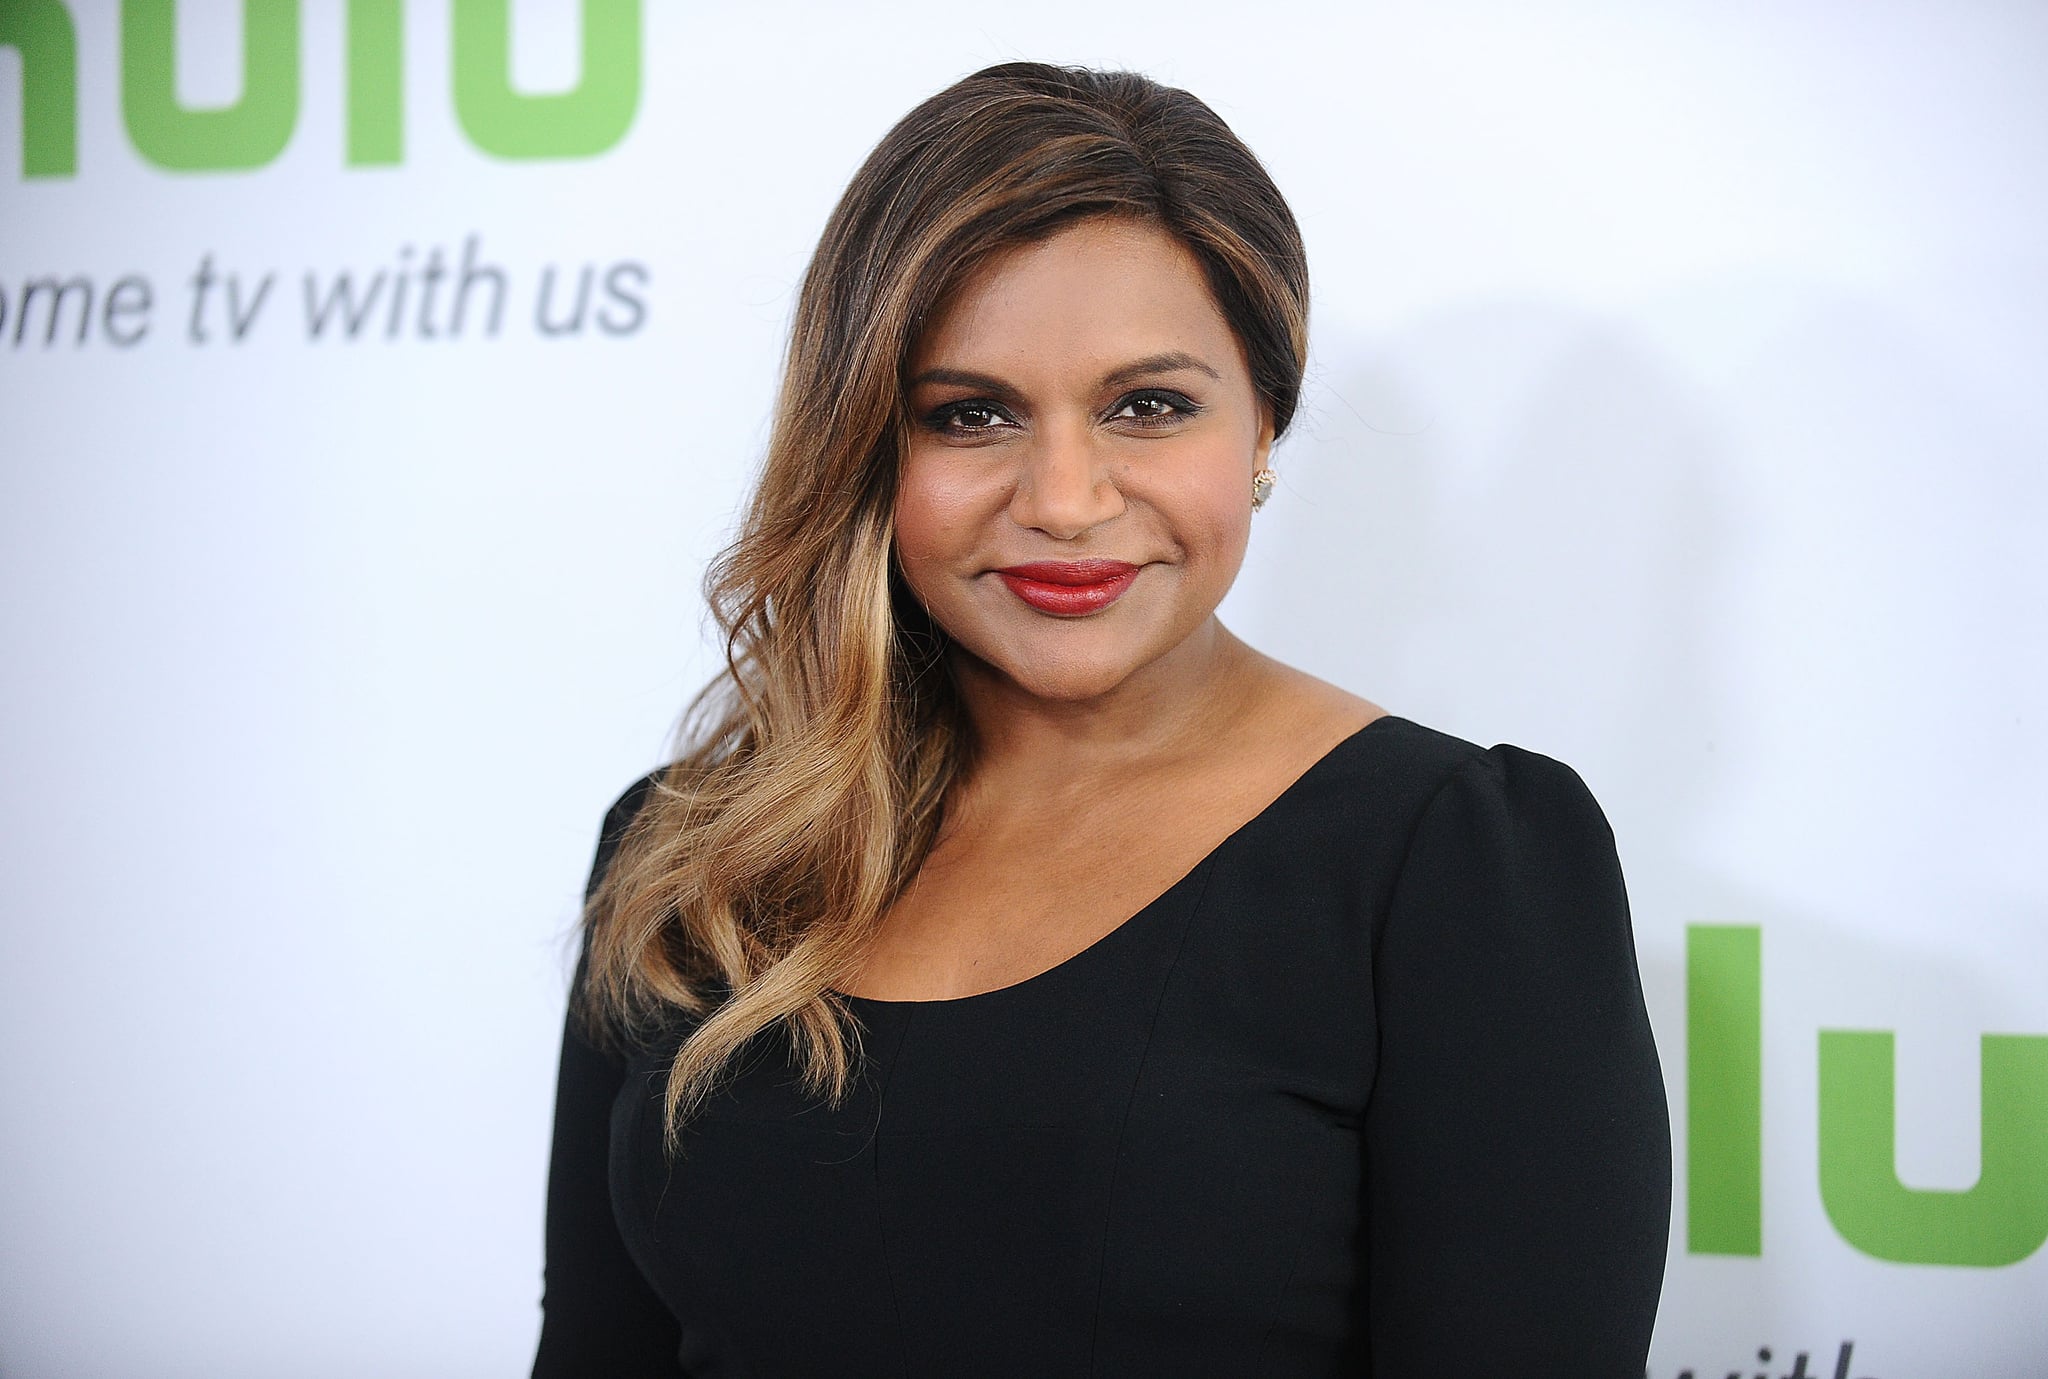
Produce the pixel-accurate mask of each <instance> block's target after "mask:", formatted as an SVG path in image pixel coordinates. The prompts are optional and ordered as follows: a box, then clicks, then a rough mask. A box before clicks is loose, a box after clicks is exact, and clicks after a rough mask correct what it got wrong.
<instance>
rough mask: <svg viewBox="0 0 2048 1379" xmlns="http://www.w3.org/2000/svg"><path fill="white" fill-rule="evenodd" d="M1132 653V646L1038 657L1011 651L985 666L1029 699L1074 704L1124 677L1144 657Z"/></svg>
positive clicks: (1102, 692) (1112, 686) (1099, 693)
mask: <svg viewBox="0 0 2048 1379" xmlns="http://www.w3.org/2000/svg"><path fill="white" fill-rule="evenodd" d="M1135 653H1136V648H1126V649H1125V650H1124V654H1122V655H1117V654H1113V653H1112V654H1101V653H1097V654H1093V655H1090V654H1087V653H1081V654H1075V653H1073V652H1071V651H1069V652H1066V653H1063V654H1062V653H1055V654H1047V655H1040V656H1017V655H1014V654H1013V655H1009V656H1005V657H1003V658H1001V659H1000V660H995V661H992V662H990V663H989V665H990V668H991V669H992V670H994V671H995V672H996V673H997V674H999V675H1001V676H1002V677H1003V678H1005V679H1007V680H1009V681H1011V682H1012V683H1014V684H1015V685H1016V686H1017V688H1019V689H1021V690H1023V691H1024V692H1025V693H1026V694H1029V695H1031V696H1032V697H1033V698H1036V699H1049V700H1056V701H1059V702H1062V703H1075V704H1078V703H1085V702H1087V701H1088V700H1091V699H1099V698H1101V697H1102V696H1103V695H1105V694H1108V693H1110V692H1111V691H1113V690H1115V689H1116V688H1117V687H1118V686H1119V685H1121V684H1123V682H1124V681H1126V680H1128V679H1129V678H1130V677H1131V675H1132V673H1133V672H1135V671H1136V670H1138V669H1139V667H1140V666H1141V665H1143V663H1144V658H1142V657H1140V656H1138V655H1137V654H1135Z"/></svg>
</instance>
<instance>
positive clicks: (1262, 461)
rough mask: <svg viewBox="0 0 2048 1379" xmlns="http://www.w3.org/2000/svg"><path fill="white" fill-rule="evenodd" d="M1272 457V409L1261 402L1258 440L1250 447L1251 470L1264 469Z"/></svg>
mask: <svg viewBox="0 0 2048 1379" xmlns="http://www.w3.org/2000/svg"><path fill="white" fill-rule="evenodd" d="M1272 457H1273V408H1272V407H1271V406H1270V405H1269V404H1267V403H1265V402H1263V401H1262V402H1260V403H1259V434H1258V440H1257V442H1256V443H1255V444H1254V445H1253V446H1252V468H1253V469H1254V470H1260V469H1264V468H1265V467H1266V464H1267V461H1269V460H1270V459H1272Z"/></svg>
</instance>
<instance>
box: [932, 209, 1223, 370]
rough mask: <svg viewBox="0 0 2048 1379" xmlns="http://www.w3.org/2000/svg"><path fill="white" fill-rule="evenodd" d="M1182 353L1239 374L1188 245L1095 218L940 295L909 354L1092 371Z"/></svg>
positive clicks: (941, 361) (939, 362)
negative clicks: (938, 306) (945, 296)
mask: <svg viewBox="0 0 2048 1379" xmlns="http://www.w3.org/2000/svg"><path fill="white" fill-rule="evenodd" d="M1176 350H1185V351H1188V352H1190V353H1193V354H1196V355H1198V356H1200V357H1201V358H1203V359H1204V360H1206V361H1207V362H1208V363H1210V364H1211V365H1212V366H1213V367H1215V368H1216V369H1217V370H1218V371H1219V372H1227V371H1229V370H1231V369H1242V368H1243V359H1242V354H1241V351H1240V349H1239V346H1238V342H1237V336H1236V333H1235V332H1234V331H1233V330H1232V329H1231V327H1230V322H1229V321H1228V320H1227V319H1226V318H1225V317H1224V315H1223V312H1222V309H1221V308H1220V307H1218V306H1217V304H1216V299H1215V297H1214V295H1213V294H1211V292H1210V291H1209V284H1208V280H1207V278H1206V277H1205V276H1204V275H1203V272H1202V266H1201V263H1200V261H1198V260H1197V259H1196V258H1195V256H1194V255H1193V254H1192V253H1191V252H1189V250H1188V249H1187V247H1186V246H1185V245H1183V244H1182V243H1181V242H1180V241H1179V240H1177V239H1175V238H1174V237H1173V236H1172V235H1170V234H1168V233H1167V232H1166V231H1164V230H1162V229H1160V228H1159V227H1158V226H1156V225H1153V224H1150V223H1148V222H1144V221H1132V220H1122V219H1114V220H1113V219H1108V218H1098V219H1093V220H1084V221H1081V222H1080V223H1078V224H1075V225H1071V226H1068V227H1067V228H1065V229H1063V230H1061V231H1059V232H1058V233H1057V234H1055V235H1053V236H1051V237H1050V238H1048V239H1044V240H1040V241H1037V242H1034V243H1031V244H1025V245H1020V246H1018V247H1017V248H1015V249H1011V250H1008V251H1006V252H1005V253H1003V254H1001V255H1000V256H998V257H997V258H996V259H994V260H993V261H991V262H990V263H988V264H986V265H984V266H983V267H982V268H980V269H979V270H978V271H977V272H975V273H974V274H973V275H972V276H970V277H969V278H968V279H967V280H966V281H965V282H964V283H962V284H961V286H960V287H959V288H958V289H957V290H956V291H955V292H954V293H953V295H952V296H951V297H949V298H948V299H947V301H946V303H945V305H944V306H943V307H942V308H941V309H940V311H939V313H938V314H937V316H936V317H935V318H934V319H933V321H932V323H931V325H930V327H929V328H927V329H926V331H925V333H924V335H923V336H922V337H920V339H919V340H918V342H917V345H916V347H915V348H914V349H913V351H912V353H911V366H912V371H913V372H915V371H916V370H918V369H921V368H929V367H932V366H950V367H955V368H972V369H976V370H979V371H982V372H988V373H996V374H1000V375H1002V376H1003V377H1006V378H1016V379H1018V380H1019V381H1024V379H1025V378H1027V377H1028V376H1040V377H1050V376H1052V375H1055V374H1060V375H1064V374H1066V373H1070V372H1071V373H1074V374H1077V375H1086V376H1089V377H1094V376H1098V375H1099V374H1101V373H1102V372H1103V371H1104V370H1106V369H1108V368H1114V367H1115V366H1116V365H1118V364H1121V363H1124V362H1127V361H1129V360H1131V359H1137V358H1144V357H1147V356H1150V355H1155V354H1163V353H1169V352H1172V351H1176Z"/></svg>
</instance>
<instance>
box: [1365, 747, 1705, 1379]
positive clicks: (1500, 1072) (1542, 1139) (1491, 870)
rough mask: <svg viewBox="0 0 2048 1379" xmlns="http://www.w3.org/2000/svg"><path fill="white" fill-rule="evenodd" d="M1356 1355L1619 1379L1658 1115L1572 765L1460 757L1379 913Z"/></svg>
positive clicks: (1645, 1272) (1639, 1290)
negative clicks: (1360, 1349) (1366, 1257)
mask: <svg viewBox="0 0 2048 1379" xmlns="http://www.w3.org/2000/svg"><path fill="white" fill-rule="evenodd" d="M1374 959H1375V964H1374V971H1375V975H1374V989H1375V998H1376V1002H1377V1008H1378V1011H1379V1043H1380V1053H1379V1063H1378V1069H1377V1075H1376V1081H1375V1084H1374V1087H1373V1092H1372V1097H1371V1101H1370V1103H1369V1104H1368V1107H1367V1116H1366V1134H1365V1141H1366V1182H1367V1194H1368V1195H1367V1225H1366V1230H1367V1233H1368V1246H1369V1254H1370V1277H1369V1280H1368V1288H1369V1297H1368V1306H1369V1309H1370V1310H1369V1325H1370V1330H1371V1350H1372V1359H1373V1368H1372V1373H1373V1374H1374V1375H1375V1376H1377V1377H1378V1379H1434V1377H1435V1376H1440V1375H1441V1376H1451V1375H1457V1376H1460V1377H1461V1379H1462V1377H1463V1376H1469V1375H1473V1374H1515V1375H1531V1376H1538V1375H1566V1374H1570V1375H1573V1376H1582V1377H1583V1379H1609V1377H1610V1376H1611V1379H1639V1376H1640V1375H1641V1374H1642V1373H1643V1368H1644V1360H1645V1356H1646V1354H1647V1352H1648V1350H1649V1343H1650V1331H1651V1327H1652V1325H1653V1323H1654V1321H1655V1319H1656V1312H1657V1301H1658V1296H1659V1294H1660V1292H1661V1289H1662V1283H1663V1271H1664V1258H1665V1246H1666V1240H1667V1234H1668V1231H1669V1222H1670V1208H1671V1132H1670V1123H1669V1119H1668V1112H1667V1108H1666V1105H1665V1097H1664V1083H1663V1078H1662V1075H1661V1073H1660V1070H1659V1067H1658V1061H1657V1050H1656V1045H1655V1043H1654V1042H1653V1040H1652V1037H1651V1031H1650V1024H1649V1018H1648V1014H1647V1012H1646V1010H1645V1008H1644V1004H1643V994H1642V984H1641V979H1640V975H1639V973H1638V971H1637V967H1636V958H1635V944H1634V938H1633V934H1632V931H1631V926H1630V921H1629V910H1628V898H1627V895H1626V892H1625V890H1624V887H1623V882H1622V874H1621V867H1620V862H1619V860H1618V858H1617V856H1616V854H1615V848H1614V836H1613V833H1612V831H1611V830H1610V829H1609V827H1608V824H1607V820H1606V818H1605V816H1604V815H1603V814H1602V813H1601V810H1600V807H1599V805H1598V804H1597V803H1596V802H1595V801H1594V799H1593V797H1592V795H1591V794H1590V793H1589V792H1588V791H1587V789H1586V786H1585V784H1584V782H1583V781H1581V780H1580V779H1579V777H1578V775H1577V774H1576V773H1575V772H1573V771H1572V770H1571V768H1569V767H1568V766H1565V765H1563V764H1562V763H1560V762H1557V761H1554V760H1552V759H1551V758H1549V757H1545V756H1540V755H1538V754H1536V753H1533V752H1527V751H1523V750H1521V749H1519V748H1515V747H1510V746H1499V747H1494V748H1492V749H1490V750H1488V751H1486V752H1483V753H1480V754H1479V755H1476V756H1473V757H1471V758H1469V759H1468V760H1466V761H1465V762H1464V763H1463V764H1461V765H1460V766H1459V767H1457V768H1456V770H1455V771H1454V772H1453V773H1452V775H1451V777H1450V778H1449V779H1448V780H1447V781H1446V782H1445V784H1444V785H1443V786H1442V787H1441V788H1440V789H1439V790H1438V791H1437V793H1436V794H1435V796H1434V797H1433V798H1432V799H1431V801H1430V803H1429V804H1428V806H1427V807H1426V808H1425V809H1424V811H1423V814H1422V816H1421V819H1420V820H1419V822H1418V823H1417V825H1416V828H1415V833H1414V835H1413V837H1412V839H1411V841H1410V843H1409V846H1408V851H1407V854H1406V857H1405V859H1404V861H1403V862H1402V865H1401V870H1400V873H1399V876H1398V878H1397V880H1396V882H1395V885H1394V889H1393V893H1392V896H1391V898H1390V900H1389V903H1388V908H1387V911H1386V915H1385V919H1384V925H1383V928H1382V929H1381V930H1380V932H1379V934H1378V935H1377V936H1376V945H1375V953H1374Z"/></svg>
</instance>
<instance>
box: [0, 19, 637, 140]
mask: <svg viewBox="0 0 2048 1379" xmlns="http://www.w3.org/2000/svg"><path fill="white" fill-rule="evenodd" d="M449 5H450V10H451V13H452V16H453V24H454V32H453V42H452V45H451V46H452V50H453V53H454V63H453V67H454V71H453V73H452V89H453V95H454V103H455V117H456V120H457V122H458V123H459V124H460V125H461V126H462V131H463V133H464V134H466V135H467V136H468V137H469V141H470V142H471V143H473V144H475V145H476V146H477V147H478V148H479V149H481V150H483V151H484V152H485V153H488V154H491V155H493V156H495V157H499V158H587V157H590V156H592V155H594V154H599V153H602V152H604V151H605V150H606V149H608V148H610V147H611V146H612V145H614V144H616V143H617V142H618V141H619V140H620V139H622V138H624V137H625V133H626V130H627V128H628V127H629V126H631V125H632V123H633V116H634V113H635V111H636V110H637V109H638V107H639V103H640V0H582V10H581V16H582V34H583V70H582V74H581V77H580V79H579V80H578V82H577V85H576V86H575V88H574V89H573V90H569V91H562V92H551V93H547V94H541V95H526V94H522V93H520V92H518V91H515V90H513V89H512V14H511V0H449ZM404 15H405V5H404V0H348V3H347V18H346V25H347V43H346V55H345V58H344V63H345V67H346V71H345V80H344V89H345V95H344V97H343V99H344V103H345V112H344V113H345V115H346V120H345V126H346V130H347V134H346V142H347V149H346V154H345V157H346V160H347V162H348V165H349V166H350V167H378V166H388V165H390V164H394V163H398V162H401V161H402V160H403V159H404V156H405V109H404V106H405V82H404V73H405V53H404V41H403V40H404V28H405V26H404ZM176 27H177V0H122V4H121V119H122V123H123V124H124V125H126V126H127V130H128V138H129V140H130V142H132V143H133V144H134V145H135V149H136V152H138V153H140V154H141V155H142V156H143V157H144V158H145V159H147V160H148V161H149V162H151V163H154V164H155V165H156V166H158V167H160V168H165V169H169V170H171V171H174V172H227V171H236V170H245V169H249V168H260V167H262V166H264V165H265V164H266V163H269V162H271V161H272V160H273V159H275V158H276V157H277V156H278V154H280V153H282V152H283V151H284V147H285V145H286V144H288V143H290V142H291V137H292V130H293V129H294V128H295V127H296V126H297V124H298V120H299V5H298V3H297V0H242V94H241V96H240V98H239V99H237V100H236V101H235V103H234V104H233V105H228V106H223V107H219V108H208V109H194V108H191V107H189V106H186V105H184V104H183V103H181V102H180V101H179V100H178V95H177V78H176V72H175V70H174V65H175V62H176V41H175V39H176ZM0 46H4V47H10V48H13V49H14V50H15V51H16V52H17V53H19V54H20V56H21V166H22V173H23V175H24V176H26V177H70V176H72V175H74V174H75V173H76V172H77V171H78V36H77V32H76V30H75V28H74V27H73V25H72V22H71V15H70V12H69V11H68V10H66V9H65V7H64V6H63V4H61V3H60V0H4V3H0Z"/></svg>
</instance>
